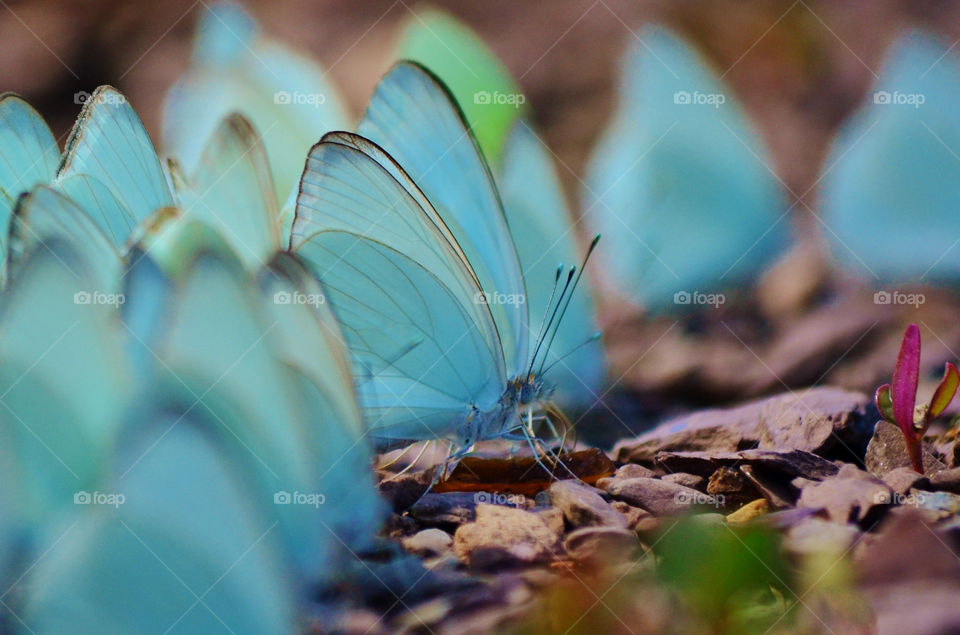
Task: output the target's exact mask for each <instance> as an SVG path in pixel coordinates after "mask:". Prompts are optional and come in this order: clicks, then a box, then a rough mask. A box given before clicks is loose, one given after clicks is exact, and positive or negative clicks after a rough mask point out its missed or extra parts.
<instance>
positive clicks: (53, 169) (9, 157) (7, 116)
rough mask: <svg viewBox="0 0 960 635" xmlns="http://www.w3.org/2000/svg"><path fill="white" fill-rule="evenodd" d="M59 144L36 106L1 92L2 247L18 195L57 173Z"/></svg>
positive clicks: (0, 217)
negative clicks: (35, 108)
mask: <svg viewBox="0 0 960 635" xmlns="http://www.w3.org/2000/svg"><path fill="white" fill-rule="evenodd" d="M59 164H60V148H59V147H57V141H56V139H54V138H53V133H51V132H50V128H49V127H48V126H47V123H46V122H45V121H44V120H43V117H41V116H40V115H39V114H38V113H37V111H36V110H34V109H33V107H32V106H31V105H30V104H28V103H27V102H26V101H24V100H23V99H22V98H21V97H20V96H18V95H14V94H13V93H4V94H2V95H0V247H3V248H4V249H5V248H6V240H7V225H8V224H9V219H10V214H12V213H13V208H14V207H15V206H16V204H17V199H18V198H19V197H20V195H21V194H22V193H24V192H29V191H30V189H31V188H33V186H34V185H36V184H38V183H48V182H49V181H51V180H52V179H53V177H54V176H55V175H56V173H57V166H58V165H59Z"/></svg>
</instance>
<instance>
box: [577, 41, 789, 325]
mask: <svg viewBox="0 0 960 635" xmlns="http://www.w3.org/2000/svg"><path fill="white" fill-rule="evenodd" d="M638 40H639V41H638V42H637V43H636V45H635V46H633V47H632V48H631V50H630V51H629V52H628V53H627V55H626V58H625V60H624V63H623V71H622V79H621V95H620V105H619V108H618V110H617V113H616V115H615V116H614V118H613V120H612V121H611V123H610V124H609V125H608V127H607V129H606V131H605V132H604V134H603V137H602V139H601V140H600V143H599V144H598V146H597V148H596V150H595V151H594V153H593V156H592V158H591V160H590V164H589V168H588V176H587V179H586V185H585V187H584V192H583V206H584V209H585V214H586V215H587V217H588V219H589V221H590V224H591V226H592V227H593V228H594V229H595V230H597V231H601V232H603V234H604V235H605V236H606V237H607V240H609V243H608V244H606V245H605V247H604V249H603V253H602V254H601V258H602V262H603V267H602V268H601V269H602V271H604V273H606V274H608V275H609V278H610V282H612V283H613V285H614V286H615V287H616V290H617V291H618V292H619V293H620V294H622V295H623V296H624V297H626V298H627V299H630V300H632V301H634V302H637V303H639V304H641V305H643V306H644V307H646V308H648V309H650V310H653V311H665V310H670V309H673V310H676V309H677V307H676V306H675V297H676V298H679V299H680V301H681V302H682V298H683V297H685V296H683V295H678V294H684V293H686V294H692V293H694V292H695V291H700V292H703V293H713V292H716V291H718V290H719V288H722V287H735V286H737V285H739V284H742V283H743V282H745V281H749V280H750V279H751V278H752V277H753V276H755V275H756V274H757V272H758V271H759V270H760V269H761V268H762V267H763V266H765V265H767V264H768V263H769V262H770V261H771V260H772V259H773V258H774V257H776V256H777V255H778V253H779V252H780V250H781V249H782V248H783V247H784V245H785V244H786V243H787V241H788V236H789V227H788V221H787V219H786V217H785V216H786V214H785V212H786V209H787V207H786V206H785V205H784V202H783V197H782V194H781V192H780V190H779V187H778V183H777V178H776V176H775V175H774V174H773V173H772V171H771V167H770V166H771V165H772V163H771V162H770V159H769V157H768V156H767V152H766V151H765V150H764V149H763V147H762V145H761V143H760V140H759V138H758V136H757V135H756V133H755V132H754V131H753V129H752V128H751V126H750V125H749V122H748V121H747V118H746V116H745V114H744V112H743V109H742V108H741V107H740V105H739V104H738V103H737V101H736V99H735V98H734V96H733V95H732V94H731V92H730V90H729V89H728V88H727V87H726V86H725V85H723V84H722V83H721V80H720V79H719V78H718V77H717V75H716V73H715V72H714V71H713V70H711V69H710V68H709V67H708V66H707V65H706V63H705V62H704V60H703V59H702V58H701V57H700V56H699V55H698V54H697V53H696V52H694V51H693V50H692V49H691V48H690V47H689V46H688V45H687V44H685V43H684V42H683V41H682V40H681V39H680V38H678V37H677V36H675V35H673V34H671V33H670V32H669V31H667V30H666V29H663V28H661V27H646V28H644V29H643V30H642V31H641V33H640V35H639V37H638Z"/></svg>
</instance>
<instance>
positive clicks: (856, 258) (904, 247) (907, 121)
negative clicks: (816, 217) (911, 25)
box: [821, 31, 960, 282]
mask: <svg viewBox="0 0 960 635" xmlns="http://www.w3.org/2000/svg"><path fill="white" fill-rule="evenodd" d="M958 101H960V59H958V58H957V55H956V54H955V53H954V52H953V51H951V46H950V43H949V42H946V41H944V40H942V39H940V38H937V37H934V36H933V35H930V34H928V33H923V32H920V31H914V32H910V33H907V34H905V35H903V36H901V37H900V38H899V39H898V40H897V41H896V42H895V43H894V44H893V46H892V47H891V49H890V51H889V52H888V53H887V56H886V61H885V62H884V64H883V70H882V72H881V76H880V79H879V81H878V82H877V83H876V85H875V86H874V88H873V89H872V90H871V91H870V92H869V93H868V95H867V99H866V103H865V104H864V105H863V107H862V108H861V109H860V111H859V112H858V113H857V114H856V115H855V116H854V117H853V118H852V119H851V120H850V121H849V122H848V123H847V124H846V125H845V126H844V128H843V130H842V131H841V133H840V135H839V136H838V137H837V140H836V142H835V144H834V147H833V149H832V151H831V153H830V155H829V157H828V159H827V163H826V166H825V168H824V172H823V176H822V177H821V178H822V181H823V194H822V199H823V204H822V205H823V210H824V218H823V220H824V223H825V229H824V234H825V235H826V237H827V238H828V239H829V240H830V242H831V247H832V251H833V253H834V255H835V256H836V258H837V259H838V260H839V261H840V262H841V263H842V264H843V265H844V266H845V267H847V268H848V269H849V270H851V271H853V272H855V273H857V274H861V275H866V276H868V277H876V278H877V279H878V280H879V281H881V282H903V281H913V282H920V281H922V280H923V279H928V280H936V279H951V280H956V279H957V277H958V276H960V264H958V263H960V260H958V259H957V254H958V253H960V251H958V250H960V242H958V241H960V228H958V227H957V224H956V214H957V208H958V204H960V163H958V153H960V111H958V110H957V103H958Z"/></svg>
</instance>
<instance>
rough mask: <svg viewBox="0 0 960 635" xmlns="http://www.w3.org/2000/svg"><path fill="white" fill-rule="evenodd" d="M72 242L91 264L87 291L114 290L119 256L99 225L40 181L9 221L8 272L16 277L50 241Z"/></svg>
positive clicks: (117, 279)
mask: <svg viewBox="0 0 960 635" xmlns="http://www.w3.org/2000/svg"><path fill="white" fill-rule="evenodd" d="M53 240H59V241H63V242H66V243H69V244H70V246H71V248H73V249H74V250H76V251H78V252H79V253H80V254H81V256H82V258H83V261H84V262H85V263H86V266H87V268H88V272H87V273H88V274H89V276H90V278H89V280H87V281H86V282H88V283H89V284H90V285H91V288H87V289H83V291H86V292H88V293H91V294H92V293H95V292H100V293H112V292H114V291H115V290H116V289H117V286H118V284H119V278H120V273H121V271H120V267H121V262H120V256H119V254H118V253H117V250H116V248H115V247H114V246H113V245H112V244H111V243H110V240H109V239H108V238H107V237H106V236H105V235H104V233H103V231H101V229H100V227H98V226H97V225H96V223H94V222H93V221H92V220H91V219H90V217H89V216H87V214H86V213H85V212H84V211H83V210H82V209H80V208H79V207H78V206H77V205H76V204H75V203H74V202H73V201H72V200H71V199H69V198H67V197H66V196H64V195H63V194H60V193H59V192H57V191H56V190H54V189H52V188H49V187H47V186H45V185H38V186H37V187H36V188H34V190H33V191H32V192H31V193H30V194H27V195H25V196H23V197H21V199H20V202H19V203H18V204H17V207H16V210H15V211H14V215H13V219H12V220H11V223H10V237H9V248H8V251H7V272H8V275H10V276H11V277H16V275H17V272H18V270H19V268H20V267H21V265H22V263H23V262H24V261H25V260H26V258H27V257H28V256H29V255H30V254H31V253H32V252H33V251H39V250H43V249H46V248H47V247H46V245H47V243H48V242H50V241H53Z"/></svg>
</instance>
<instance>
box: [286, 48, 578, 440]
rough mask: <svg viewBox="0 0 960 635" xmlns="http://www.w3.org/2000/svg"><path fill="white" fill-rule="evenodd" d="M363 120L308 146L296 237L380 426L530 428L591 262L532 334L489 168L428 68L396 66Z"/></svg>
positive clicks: (407, 431)
mask: <svg viewBox="0 0 960 635" xmlns="http://www.w3.org/2000/svg"><path fill="white" fill-rule="evenodd" d="M359 132H360V135H363V136H360V135H355V134H351V133H344V132H337V133H330V134H328V135H326V136H325V137H324V139H323V140H322V141H321V143H319V144H317V145H316V146H314V148H313V149H312V150H311V151H310V155H309V157H308V159H307V165H306V166H305V169H304V173H303V177H302V180H301V184H300V193H299V197H298V199H297V211H296V220H295V222H294V227H293V235H292V238H291V248H292V250H293V251H294V252H295V253H296V254H297V255H298V256H299V257H300V258H302V259H303V260H304V261H305V262H306V263H308V264H309V266H310V267H311V269H312V271H313V272H314V273H315V274H316V275H317V277H319V278H320V279H321V280H322V281H323V283H324V285H325V287H326V288H327V290H328V297H329V298H330V299H331V301H332V303H333V307H334V309H335V311H336V313H337V317H338V318H339V319H340V321H341V323H342V325H343V330H344V335H345V337H346V339H347V342H348V343H349V345H350V349H351V352H352V353H353V356H354V373H355V376H356V377H357V381H358V384H359V392H360V395H361V402H362V404H363V407H364V418H365V422H366V425H367V429H368V430H369V431H370V435H371V436H372V437H373V438H374V439H376V440H378V441H379V442H381V443H383V444H385V445H386V444H390V443H391V442H398V441H408V440H425V439H431V440H432V439H439V438H442V439H450V440H452V441H453V442H454V444H455V451H454V453H453V456H454V457H457V456H461V455H462V454H463V453H465V452H467V451H468V450H469V448H471V447H472V446H473V445H474V444H475V443H476V442H477V441H480V440H483V439H490V438H496V437H512V436H516V437H518V438H527V439H532V438H533V436H534V435H533V425H534V422H535V419H537V418H539V417H541V416H542V413H543V411H544V410H548V411H549V410H552V409H551V407H550V406H549V405H548V404H547V403H546V402H547V399H548V398H549V395H550V390H551V383H550V378H549V375H547V376H544V375H542V374H541V373H542V371H543V370H544V367H545V360H546V356H547V352H548V350H547V349H548V348H549V346H550V341H551V339H552V335H553V333H554V331H555V329H556V326H557V322H558V319H560V318H562V314H563V311H564V308H565V307H566V306H567V304H568V302H569V299H570V297H571V294H572V293H573V290H574V287H575V286H576V282H577V281H578V280H579V275H580V272H581V271H582V270H581V271H577V268H576V267H572V268H571V269H569V270H568V271H567V273H565V274H564V273H563V272H562V268H561V270H557V271H556V274H555V277H554V282H557V281H559V284H556V285H555V289H554V290H555V293H554V295H553V297H552V298H551V302H550V309H549V311H547V315H546V318H545V320H544V323H543V326H542V327H541V328H540V329H539V332H537V331H534V332H531V331H530V327H529V324H528V316H527V311H528V304H527V296H526V290H525V286H524V280H523V276H522V275H521V269H520V261H519V258H518V256H517V250H516V248H515V247H514V243H513V239H512V238H511V235H510V231H509V229H508V226H507V222H506V218H505V216H504V212H503V206H502V203H501V201H500V197H499V194H498V191H497V188H496V186H495V184H494V180H493V177H492V175H491V173H490V171H489V169H488V168H487V165H486V163H485V161H484V159H483V156H482V154H481V153H480V152H479V150H478V148H477V145H476V142H475V141H474V139H473V136H472V134H471V133H470V131H469V128H468V126H467V125H466V123H465V121H464V119H463V117H462V115H461V114H460V112H459V110H458V109H457V107H456V105H455V102H454V101H453V100H452V98H451V97H450V95H449V94H448V93H447V91H446V89H445V88H444V87H443V86H442V84H441V83H440V82H439V81H438V80H437V79H436V78H434V77H433V76H432V75H431V74H430V73H429V72H428V71H426V70H425V69H423V68H422V67H420V66H417V65H415V64H413V63H400V64H398V65H397V66H395V67H394V68H393V69H392V70H391V71H390V72H389V73H388V74H387V75H386V77H384V78H383V79H382V80H381V82H380V83H379V85H378V86H377V89H376V91H375V93H374V95H373V97H372V99H371V101H370V104H369V106H368V108H367V111H366V113H365V115H364V118H363V120H362V121H361V122H360V126H359ZM518 239H519V240H523V239H524V237H522V236H519V237H518ZM594 244H595V243H594ZM591 248H592V247H591ZM587 337H589V334H588V336H587ZM572 370H573V372H574V373H575V372H576V369H572ZM590 372H591V373H593V372H594V371H593V370H591V371H590Z"/></svg>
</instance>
